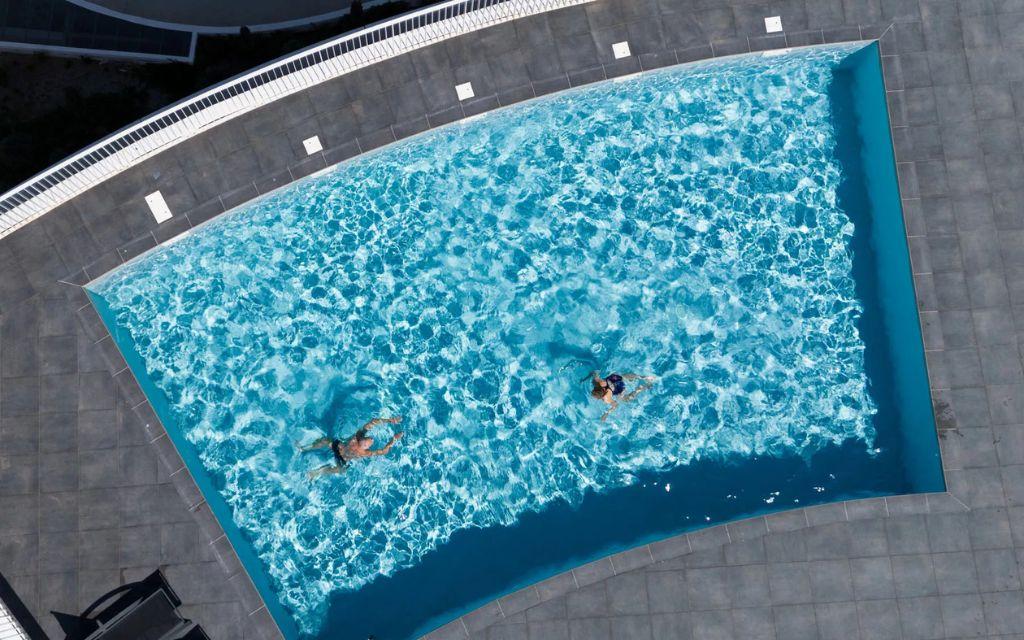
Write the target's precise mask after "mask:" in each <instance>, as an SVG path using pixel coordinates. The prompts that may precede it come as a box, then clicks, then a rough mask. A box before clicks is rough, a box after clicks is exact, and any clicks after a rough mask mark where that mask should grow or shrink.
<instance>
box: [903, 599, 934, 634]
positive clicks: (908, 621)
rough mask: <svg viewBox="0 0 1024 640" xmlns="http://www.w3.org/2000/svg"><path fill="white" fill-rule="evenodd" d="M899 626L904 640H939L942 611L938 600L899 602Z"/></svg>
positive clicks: (905, 600) (904, 600)
mask: <svg viewBox="0 0 1024 640" xmlns="http://www.w3.org/2000/svg"><path fill="white" fill-rule="evenodd" d="M899 612H900V626H901V628H902V630H903V637H904V638H908V639H910V638H920V639H925V638H941V637H942V634H943V628H942V609H941V604H940V601H939V598H937V597H934V596H932V597H926V598H907V599H901V600H899Z"/></svg>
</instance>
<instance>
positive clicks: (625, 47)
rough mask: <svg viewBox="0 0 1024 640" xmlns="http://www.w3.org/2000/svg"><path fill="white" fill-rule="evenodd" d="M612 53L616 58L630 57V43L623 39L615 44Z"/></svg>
mask: <svg viewBox="0 0 1024 640" xmlns="http://www.w3.org/2000/svg"><path fill="white" fill-rule="evenodd" d="M612 55H614V56H615V59H616V60H618V59H619V58H628V57H629V56H630V55H632V54H630V52H629V43H628V42H626V41H622V42H616V43H615V44H613V45H612Z"/></svg>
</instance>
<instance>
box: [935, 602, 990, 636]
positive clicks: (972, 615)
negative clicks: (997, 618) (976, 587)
mask: <svg viewBox="0 0 1024 640" xmlns="http://www.w3.org/2000/svg"><path fill="white" fill-rule="evenodd" d="M939 602H940V608H941V611H942V621H943V625H944V630H945V634H946V637H959V636H962V637H974V636H977V635H979V633H984V629H985V619H984V612H983V610H982V606H981V597H980V596H979V595H978V594H976V593H970V594H962V595H949V596H942V597H941V598H940V599H939Z"/></svg>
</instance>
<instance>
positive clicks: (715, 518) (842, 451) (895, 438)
mask: <svg viewBox="0 0 1024 640" xmlns="http://www.w3.org/2000/svg"><path fill="white" fill-rule="evenodd" d="M836 74H837V77H838V76H842V75H848V78H847V80H846V83H847V85H848V86H847V88H846V92H845V93H844V92H843V91H838V92H837V95H836V96H835V99H836V100H845V101H847V104H846V107H847V108H849V109H851V110H852V111H853V113H854V114H855V122H856V131H854V132H852V133H853V135H855V136H856V138H857V140H858V141H859V144H857V145H856V147H855V149H854V154H853V156H855V157H853V156H848V157H846V158H844V164H845V166H844V169H845V170H846V172H847V173H850V172H853V173H856V172H859V173H860V174H861V181H860V182H861V183H862V186H863V189H861V190H860V191H859V192H857V193H854V192H856V191H858V190H857V189H850V190H849V191H850V195H849V197H850V198H852V199H853V200H854V201H858V200H857V199H858V198H859V199H860V200H859V201H858V202H862V203H863V202H865V201H866V202H867V203H868V204H867V207H868V208H869V209H870V211H869V212H868V211H865V215H866V216H867V218H865V219H863V220H858V221H857V224H858V232H859V233H860V237H859V238H856V239H855V240H854V242H855V243H856V242H862V243H867V244H868V245H869V246H870V248H871V250H870V251H869V252H861V253H860V254H859V257H855V260H854V261H855V265H854V269H855V270H858V269H860V270H862V271H865V272H870V273H874V274H876V275H877V281H876V282H875V283H874V284H873V285H871V286H870V287H869V289H870V290H869V291H867V292H864V291H859V293H860V294H865V295H868V296H873V297H875V298H877V301H876V302H877V304H876V305H874V309H873V311H874V313H872V314H871V315H872V321H873V322H874V323H875V326H873V327H870V328H869V327H863V326H862V327H861V330H862V331H866V332H869V333H871V332H873V333H874V334H875V335H874V338H875V339H874V340H872V341H871V342H869V353H868V354H867V358H868V359H869V360H870V361H873V362H874V365H871V364H870V363H869V369H870V367H871V366H874V367H875V368H876V372H879V373H878V377H881V378H882V379H885V380H886V382H887V384H888V385H891V393H892V394H893V399H892V409H893V410H895V411H897V412H899V414H900V419H899V423H900V425H901V428H900V429H899V430H898V431H896V432H891V431H885V430H880V431H879V434H878V438H879V443H880V446H882V447H883V448H888V449H890V450H892V451H898V452H899V456H898V459H899V463H900V466H899V467H898V468H890V469H889V472H890V473H892V474H893V475H892V477H888V478H872V479H870V480H868V479H866V478H852V479H848V480H850V481H851V488H852V490H848V491H845V492H838V493H835V494H832V493H829V494H826V495H822V494H816V493H814V492H811V491H807V490H806V489H807V488H809V487H812V486H820V485H823V484H827V483H828V481H829V479H828V476H829V474H830V470H831V469H834V468H836V467H838V466H839V463H840V462H841V461H843V462H847V463H848V461H849V460H850V459H851V456H857V455H861V454H862V452H857V451H855V450H854V449H855V447H848V446H845V445H844V446H842V447H836V448H834V450H831V451H824V452H821V453H818V454H817V455H816V456H815V457H814V459H813V460H805V459H802V458H799V457H796V458H793V459H772V458H761V459H758V460H756V461H752V462H737V463H734V464H729V465H721V464H716V463H711V462H704V461H697V462H693V463H691V464H689V465H684V466H682V467H679V468H676V469H673V470H671V471H668V472H663V473H651V474H639V476H638V479H637V481H636V482H634V483H633V484H632V485H630V486H627V487H623V488H619V489H615V490H614V491H611V492H609V493H606V494H591V495H589V496H588V497H587V498H586V499H585V500H584V501H583V503H582V504H581V505H579V506H577V507H571V506H568V505H562V504H552V505H549V506H548V507H547V508H545V509H544V510H543V511H540V512H528V513H525V514H523V515H522V517H521V518H520V519H519V521H518V522H517V523H516V524H515V525H514V526H512V527H491V528H487V529H469V530H465V531H460V532H457V533H456V534H455V535H453V536H452V537H451V539H449V540H448V541H447V542H446V543H444V544H442V545H441V546H440V547H438V548H437V549H436V550H434V551H433V552H431V553H430V554H428V555H427V556H425V557H424V558H423V559H422V560H421V561H420V562H419V563H418V564H416V565H415V566H413V567H411V568H408V569H403V570H400V571H397V572H396V573H394V574H393V575H391V576H388V577H385V578H379V579H378V580H376V581H374V582H372V583H370V584H368V585H366V586H364V587H362V588H361V589H359V590H358V591H356V592H353V593H346V594H340V595H337V597H335V598H334V599H333V601H332V603H331V606H330V608H329V611H328V614H327V620H326V621H325V622H324V624H323V626H322V631H321V633H320V634H319V635H317V636H316V637H321V638H329V637H330V638H333V637H352V638H363V637H366V636H367V635H369V634H376V635H377V637H378V638H381V639H382V640H383V639H384V638H400V637H413V636H416V635H419V634H422V633H425V632H427V631H429V630H431V629H432V628H434V627H436V626H438V625H440V624H443V623H444V622H446V621H448V620H450V619H452V618H453V617H455V616H457V615H460V614H461V613H464V612H466V611H468V610H471V609H473V608H475V607H476V606H478V605H480V604H482V603H483V602H486V601H489V600H491V599H493V598H495V597H497V596H499V595H501V594H504V593H509V592H512V591H514V590H516V589H517V588H519V587H522V586H524V585H527V584H530V583H532V582H535V581H537V580H540V579H543V578H545V577H547V576H550V575H553V574H555V573H558V572H560V571H563V570H565V569H567V568H570V567H572V566H576V565H579V564H582V563H585V562H588V561H591V560H594V559H596V558H600V557H603V556H605V555H608V554H611V553H615V552H617V551H621V550H624V549H628V548H631V547H634V546H636V545H638V544H643V543H646V542H651V541H653V540H657V539H660V538H663V537H665V536H667V535H673V534H677V533H680V532H683V531H689V530H695V529H699V528H702V527H705V526H710V525H712V524H718V523H723V522H729V521H733V520H736V519H740V518H744V517H747V516H751V515H757V514H764V513H768V512H771V511H776V510H781V509H785V508H789V507H791V506H794V505H796V504H799V505H802V506H809V505H812V504H816V503H821V502H830V501H835V500H841V499H850V498H857V497H867V496H873V495H884V494H886V493H894V492H896V493H914V492H935V491H942V490H943V489H944V483H943V479H942V473H941V465H940V462H939V457H938V447H937V440H936V435H935V426H934V418H933V415H932V407H931V402H930V398H929V394H928V383H927V375H926V370H925V365H924V351H923V346H922V340H921V333H920V327H919V321H918V316H917V312H916V308H915V305H914V291H913V282H912V280H911V276H910V266H909V253H908V249H907V241H906V235H905V232H904V226H903V224H904V223H903V216H902V211H901V208H900V203H899V194H898V189H897V184H896V175H895V163H894V159H893V152H892V143H891V139H890V136H889V125H888V114H887V112H886V104H885V99H884V95H885V94H884V90H883V86H882V75H881V65H880V61H879V54H878V49H877V45H876V44H870V45H868V46H865V47H863V48H861V49H860V50H859V51H857V52H856V53H854V54H852V55H850V56H849V57H848V58H847V59H846V60H845V61H844V63H843V64H842V66H841V67H840V68H839V69H837V72H836ZM847 133H850V132H847ZM853 165H856V166H853ZM293 188H294V187H293ZM865 229H868V230H869V231H870V232H869V233H868V234H864V233H863V232H864V230H865ZM867 256H870V259H869V260H867V261H869V262H870V263H871V264H864V263H865V262H866V260H865V258H866V257H867ZM858 260H859V261H860V263H859V264H857V261H858ZM862 281H863V279H858V283H859V284H860V283H861V282H862ZM90 297H91V299H92V300H93V302H94V304H95V305H96V308H97V310H98V312H99V314H100V316H101V317H102V318H103V320H104V322H105V324H106V325H107V327H108V329H109V331H110V333H111V336H112V337H113V338H114V340H115V341H116V343H117V344H118V346H119V347H120V349H121V351H122V353H123V354H124V356H125V359H126V361H127V362H128V365H129V366H130V367H131V369H132V371H133V372H134V373H135V375H136V378H137V379H138V381H139V384H140V386H141V387H142V389H143V391H144V392H145V394H146V396H147V398H148V399H149V400H150V402H151V403H152V404H153V407H154V409H155V410H156V412H157V415H159V416H160V417H161V420H162V421H163V422H164V424H165V426H166V427H167V432H168V435H169V436H170V437H171V439H172V441H173V442H174V444H175V446H176V447H177V449H178V451H179V452H180V453H181V455H182V457H183V459H184V461H185V463H186V464H187V466H188V468H189V470H190V471H191V473H192V474H193V477H194V478H195V481H196V483H197V485H198V486H199V488H200V489H201V490H202V492H203V494H204V496H205V497H206V499H207V502H208V503H209V504H210V506H211V509H212V510H213V512H214V513H215V515H216V516H217V518H218V520H219V521H220V522H221V524H222V526H223V527H224V529H225V532H226V534H227V535H228V537H229V538H230V540H231V542H232V544H233V545H234V548H235V549H236V551H237V553H238V555H239V557H240V559H241V560H242V562H243V564H244V566H245V567H246V568H247V570H248V572H249V575H250V576H251V577H252V578H253V581H254V583H255V585H256V587H257V589H258V590H259V591H260V593H261V595H262V596H263V599H264V601H265V602H266V604H267V606H268V608H269V609H270V610H271V613H272V614H273V616H274V618H275V620H276V621H277V622H278V624H279V626H280V627H281V629H282V631H283V632H284V634H285V636H286V637H288V638H297V637H300V635H301V634H300V633H299V630H298V628H297V627H296V625H295V624H294V622H293V621H292V618H291V616H290V615H289V614H288V612H287V611H286V610H285V609H284V608H283V607H282V606H281V605H280V603H279V602H278V599H277V597H276V595H275V592H274V590H273V587H272V585H271V584H270V581H269V580H268V579H267V577H266V572H265V571H264V569H263V567H262V564H261V561H260V560H259V558H258V557H257V555H256V554H255V552H254V551H253V548H252V545H251V544H250V542H249V540H248V539H247V538H246V536H245V534H244V533H243V532H242V531H241V530H240V529H239V528H238V527H237V526H236V525H235V524H234V521H233V519H232V517H231V512H230V509H229V507H228V505H227V503H226V502H225V501H224V499H223V498H222V497H221V496H220V494H219V492H218V491H217V489H216V486H215V483H214V482H213V481H212V480H211V479H210V477H209V476H208V474H207V473H206V472H205V470H204V468H203V465H202V463H201V462H200V460H199V458H198V455H197V454H196V452H195V450H194V448H193V447H192V445H191V444H190V443H189V442H188V441H187V440H186V439H185V438H184V437H183V435H182V433H181V432H180V430H179V429H177V428H174V422H173V418H171V413H170V410H169V407H168V403H167V398H166V397H165V396H164V395H163V393H162V392H161V391H160V390H159V388H158V387H157V386H156V385H154V384H153V382H152V381H151V380H150V379H149V376H148V374H147V372H146V369H145V365H144V363H143V360H142V358H141V357H140V356H139V354H138V351H137V349H136V346H135V344H134V343H133V340H132V337H131V335H130V334H129V332H128V331H126V330H124V329H123V328H121V327H119V326H118V325H117V323H116V322H114V321H113V314H112V311H111V309H110V308H109V306H108V305H107V303H106V301H105V300H104V299H103V298H102V297H101V296H98V295H95V293H93V292H90ZM865 315H869V314H867V313H866V314H865ZM883 343H884V344H885V348H884V349H882V348H881V346H880V345H881V344H883ZM890 367H891V370H890V371H888V373H883V372H880V371H881V370H882V369H887V368H890ZM878 377H876V376H872V382H873V384H877V382H876V380H877V379H878ZM867 458H868V457H865V465H866V466H865V467H864V469H865V470H866V469H868V468H870V463H871V462H873V460H874V459H871V460H868V459H867ZM896 476H902V479H901V480H900V481H899V482H896V481H893V482H890V481H891V480H893V478H894V477H896ZM779 477H785V478H788V479H789V482H790V483H791V484H792V485H794V486H798V485H799V486H802V487H804V489H805V490H804V491H799V490H795V489H794V490H793V491H792V492H791V493H790V494H789V497H790V498H791V500H793V501H795V502H787V503H782V502H781V501H780V502H777V503H774V504H764V502H763V500H762V498H761V496H753V495H743V494H744V488H745V487H746V486H749V485H750V484H757V482H758V478H779ZM861 480H865V482H863V483H861V484H860V487H859V488H853V487H854V486H855V485H857V484H858V483H860V481H861ZM900 483H902V484H901V485H900V486H902V489H901V490H899V491H894V490H893V489H892V488H891V487H892V486H894V484H900ZM666 485H671V487H672V491H671V492H669V491H665V490H664V489H663V488H664V487H665V486H666ZM708 486H711V487H714V488H715V492H714V493H713V495H712V493H711V492H704V491H703V489H704V488H706V487H708ZM723 496H735V498H734V499H733V500H732V503H731V504H729V505H727V508H726V509H722V507H721V504H720V503H721V500H722V497H723ZM637 505H642V508H639V509H638V508H637ZM683 513H686V514H689V515H687V516H686V518H685V519H681V518H680V514H683ZM703 514H710V515H708V516H704V515H703ZM699 516H703V517H699ZM495 549H501V554H500V556H501V558H500V560H497V561H496V559H495V557H494V556H495V553H494V550H495ZM481 567H484V568H486V570H481ZM396 599H400V600H401V602H402V605H401V611H402V616H401V617H402V619H391V618H392V616H391V615H390V614H388V613H387V612H388V603H390V602H393V601H395V600H396ZM368 612H374V613H373V614H370V613H368ZM342 629H343V630H344V631H343V632H341V631H339V630H342ZM339 633H341V634H342V635H338V634H339Z"/></svg>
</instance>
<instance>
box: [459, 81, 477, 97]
mask: <svg viewBox="0 0 1024 640" xmlns="http://www.w3.org/2000/svg"><path fill="white" fill-rule="evenodd" d="M455 94H456V95H457V96H459V100H469V99H470V98H472V97H473V96H475V95H476V94H475V93H473V83H472V82H463V83H462V84H457V85H455Z"/></svg>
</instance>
